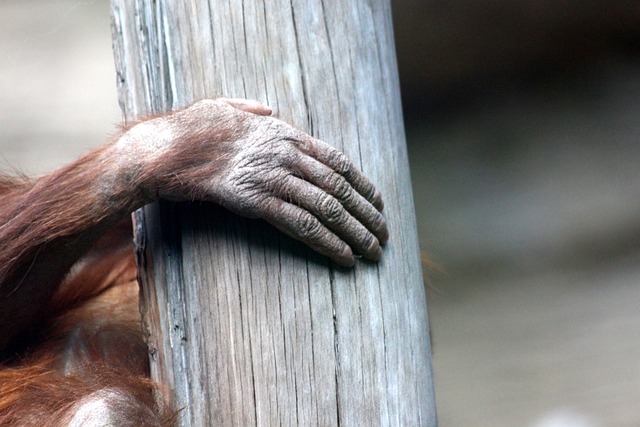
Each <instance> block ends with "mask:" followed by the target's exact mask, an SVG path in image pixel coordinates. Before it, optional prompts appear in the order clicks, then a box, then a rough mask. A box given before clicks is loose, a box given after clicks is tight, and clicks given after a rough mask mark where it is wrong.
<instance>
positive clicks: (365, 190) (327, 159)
mask: <svg viewBox="0 0 640 427" xmlns="http://www.w3.org/2000/svg"><path fill="white" fill-rule="evenodd" d="M304 142H305V143H304V144H300V147H299V148H300V151H302V152H303V153H305V154H307V155H309V156H311V157H313V158H314V159H316V160H318V161H319V162H321V163H323V164H324V165H326V166H328V167H329V168H331V169H333V170H334V171H336V172H337V173H339V174H340V175H342V176H343V177H345V179H346V180H347V181H348V182H349V184H351V186H353V188H355V190H356V191H357V192H358V193H360V194H361V195H362V196H363V197H364V198H366V199H367V200H368V201H369V202H371V204H373V206H375V207H376V209H378V210H379V211H382V210H383V209H384V202H383V201H382V195H381V194H380V192H379V191H378V190H377V189H376V187H375V186H374V185H373V184H372V183H371V181H369V179H367V177H366V176H364V174H363V173H362V172H360V170H359V169H358V168H357V167H356V166H355V165H354V164H353V163H352V162H351V161H350V160H349V158H347V156H345V155H344V154H343V153H342V152H340V151H338V150H336V149H335V148H333V147H332V146H330V145H329V144H327V143H325V142H323V141H320V140H318V139H315V138H312V137H310V136H307V137H306V138H305V141H304Z"/></svg>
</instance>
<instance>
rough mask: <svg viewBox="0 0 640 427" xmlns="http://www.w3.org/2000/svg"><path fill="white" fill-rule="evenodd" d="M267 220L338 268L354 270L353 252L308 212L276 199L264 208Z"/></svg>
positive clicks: (270, 200)
mask: <svg viewBox="0 0 640 427" xmlns="http://www.w3.org/2000/svg"><path fill="white" fill-rule="evenodd" d="M262 215H263V218H264V219H265V220H266V221H267V222H269V223H270V224H271V225H273V226H275V227H276V228H277V229H278V230H280V231H282V232H283V233H285V234H287V235H288V236H290V237H293V238H294V239H296V240H299V241H301V242H302V243H304V244H306V245H307V246H309V247H310V248H311V249H313V250H314V251H316V252H318V253H319V254H321V255H324V256H326V257H329V258H331V259H332V260H333V262H335V263H336V264H338V265H341V266H343V267H353V265H354V264H355V258H354V256H353V252H352V251H351V248H349V246H348V245H347V244H346V243H345V242H343V241H342V240H340V238H339V237H338V236H336V235H335V234H333V233H332V232H331V231H329V229H327V228H326V227H325V226H324V225H322V224H321V223H320V221H318V219H317V218H316V217H314V216H313V215H311V214H310V213H309V212H307V211H306V210H304V209H302V208H300V207H298V206H295V205H292V204H291V203H287V202H285V201H284V200H280V199H277V198H275V197H272V198H270V199H268V200H267V201H266V202H265V204H264V205H263V212H262Z"/></svg>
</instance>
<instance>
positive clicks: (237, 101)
mask: <svg viewBox="0 0 640 427" xmlns="http://www.w3.org/2000/svg"><path fill="white" fill-rule="evenodd" d="M220 101H223V102H226V103H227V104H229V105H231V106H232V107H234V108H237V109H238V110H242V111H246V112H247V113H253V114H257V115H259V116H270V115H271V113H272V112H273V110H272V109H271V107H269V106H267V105H264V104H262V103H261V102H258V101H255V100H253V99H242V98H220Z"/></svg>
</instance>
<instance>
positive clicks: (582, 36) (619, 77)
mask: <svg viewBox="0 0 640 427" xmlns="http://www.w3.org/2000/svg"><path fill="white" fill-rule="evenodd" d="M394 20H395V24H396V40H397V45H398V60H399V67H400V75H401V82H402V90H403V101H404V105H405V117H406V125H407V136H408V143H409V150H410V160H411V169H412V176H413V182H414V187H413V192H414V196H415V202H416V210H417V213H418V228H419V233H420V240H421V245H422V250H423V252H424V253H426V254H428V255H429V257H430V258H431V259H432V260H433V261H434V262H435V263H437V264H439V265H440V266H441V267H440V268H437V269H433V270H431V271H429V272H428V276H429V277H430V283H429V284H428V285H427V286H428V294H429V311H430V319H431V327H432V336H433V359H434V363H433V365H434V372H435V381H436V384H435V385H436V401H437V406H438V411H439V414H438V415H439V419H440V424H441V425H442V426H536V427H551V426H554V427H556V426H565V427H591V426H638V425H640V405H639V404H638V403H639V402H640V2H638V1H609V2H603V1H595V0H584V1H575V0H574V1H571V0H566V1H557V0H556V1H552V0H537V1H536V0H528V1H527V0H522V1H507V0H502V1H499V0H493V1H490V0H484V1H472V0H451V1H447V2H444V1H440V0H431V1H429V0H422V1H418V0H404V1H400V0H398V1H396V2H394ZM0 91H1V93H2V94H3V97H2V100H3V102H2V103H0V154H1V156H2V157H1V159H0V161H1V163H2V168H3V169H9V168H18V169H20V170H21V171H23V172H26V173H41V172H44V171H48V170H51V169H53V168H54V167H56V166H58V165H60V164H62V163H64V162H67V161H69V160H71V159H73V158H74V157H76V156H77V155H79V154H81V153H82V152H84V151H86V150H87V149H88V148H90V147H92V146H95V145H98V144H100V143H101V142H102V141H104V139H105V138H106V136H107V135H108V134H109V133H110V132H112V130H113V126H112V125H113V124H114V123H118V122H119V120H120V113H119V110H118V106H117V101H116V89H115V75H114V71H113V59H112V55H111V41H110V29H109V13H108V6H107V3H106V1H103V0H100V1H78V0H75V1H72V0H56V1H46V0H2V1H1V2H0ZM407 191H409V189H407ZM425 270H426V269H425Z"/></svg>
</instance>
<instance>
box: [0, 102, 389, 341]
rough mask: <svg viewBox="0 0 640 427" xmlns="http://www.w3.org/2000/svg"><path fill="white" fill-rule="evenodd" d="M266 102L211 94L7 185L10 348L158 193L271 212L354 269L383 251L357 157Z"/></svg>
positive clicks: (4, 290) (1, 215) (1, 225)
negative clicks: (99, 247)
mask: <svg viewBox="0 0 640 427" xmlns="http://www.w3.org/2000/svg"><path fill="white" fill-rule="evenodd" d="M268 113H269V111H268V109H267V108H266V107H264V106H261V105H260V104H256V103H251V102H244V101H239V100H205V101H201V102H199V103H196V104H194V105H193V106H191V107H189V108H187V109H185V110H182V111H179V112H175V113H172V114H169V115H167V116H164V117H159V118H155V119H151V120H148V121H144V122H142V123H140V124H137V125H135V126H134V127H132V128H131V129H129V130H128V131H127V132H124V133H123V134H122V135H121V136H120V137H119V138H117V139H115V140H114V141H112V142H111V143H109V144H107V145H105V146H103V147H101V148H99V149H97V150H95V151H93V152H92V153H90V154H88V155H86V156H84V157H82V158H80V159H79V160H77V161H75V162H74V163H72V164H70V165H68V166H66V167H64V168H61V169H59V170H57V171H55V172H53V173H52V174H50V175H47V176H45V177H42V178H40V179H39V180H37V181H36V182H35V183H25V184H22V185H16V186H13V187H12V188H13V189H11V190H8V188H9V187H10V186H9V185H8V184H6V183H3V182H0V193H3V191H4V194H0V200H1V201H2V203H1V204H0V242H2V245H3V248H2V250H0V352H1V351H2V349H3V348H5V347H6V345H7V344H8V343H9V341H10V340H11V339H12V338H13V337H14V336H15V335H16V334H17V333H19V332H20V331H22V330H24V329H25V328H26V327H27V326H28V325H29V324H30V323H31V322H33V319H34V318H36V317H37V316H38V313H39V312H40V310H42V308H43V307H44V306H45V305H46V302H47V300H48V298H49V297H50V296H51V294H52V292H53V291H54V290H55V289H56V288H57V286H58V285H59V283H60V282H61V281H62V280H63V278H64V276H65V274H66V273H67V272H68V271H69V268H70V267H71V266H72V265H73V263H74V262H76V261H77V259H78V258H79V257H80V256H81V255H82V254H83V253H84V252H86V251H87V250H88V249H89V248H90V247H91V245H92V244H93V243H94V242H95V241H96V239H97V238H98V237H100V236H101V235H102V234H103V233H104V232H105V231H107V230H108V229H109V228H111V227H112V226H113V225H114V224H116V223H117V222H118V221H120V220H121V219H122V218H123V217H125V216H126V215H127V214H129V213H130V212H132V211H133V210H135V209H137V208H139V207H141V206H143V205H144V204H146V203H149V202H151V201H153V200H155V199H157V198H168V199H172V200H207V201H213V202H216V203H219V204H221V205H223V206H225V207H227V208H228V209H230V210H232V211H234V212H236V213H238V214H240V215H243V216H247V217H252V218H264V219H265V220H267V221H268V222H270V223H271V224H273V225H274V226H276V227H277V228H278V229H280V230H281V231H283V232H284V233H286V234H288V235H290V236H292V237H294V238H296V239H299V240H301V241H303V242H304V243H306V244H307V245H309V246H310V247H312V248H313V249H314V250H316V251H318V252H319V253H321V254H323V255H326V256H328V257H330V258H332V259H333V260H334V261H335V262H336V263H338V264H339V265H343V266H351V265H353V263H354V253H356V254H360V255H362V256H363V257H365V258H368V259H372V260H377V259H379V257H380V255H381V249H380V245H381V244H383V243H384V242H385V241H386V239H387V236H388V235H387V228H386V224H385V221H384V218H383V217H382V215H381V213H380V211H381V210H382V199H381V197H380V193H379V192H378V191H377V190H376V189H375V188H374V187H373V185H372V184H371V183H370V182H369V181H368V180H367V179H366V178H365V177H364V176H363V175H362V173H361V172H359V171H358V170H357V168H355V167H354V166H353V164H352V163H351V162H350V161H348V160H347V159H346V157H345V156H344V155H343V154H342V153H340V152H338V151H336V150H335V149H333V148H331V147H330V146H329V145H327V144H325V143H323V142H321V141H318V140H316V139H314V138H312V137H310V136H308V135H306V134H304V133H303V132H300V131H298V130H296V129H294V128H293V127H291V126H289V125H287V124H285V123H284V122H282V121H279V120H277V119H274V118H272V117H268V116H266V114H268Z"/></svg>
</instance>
